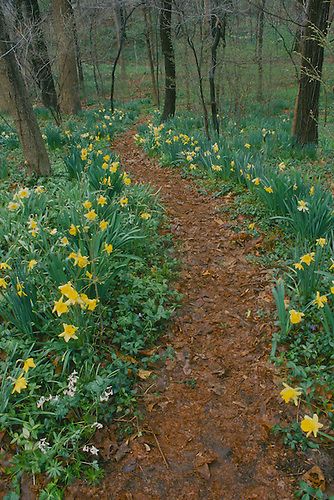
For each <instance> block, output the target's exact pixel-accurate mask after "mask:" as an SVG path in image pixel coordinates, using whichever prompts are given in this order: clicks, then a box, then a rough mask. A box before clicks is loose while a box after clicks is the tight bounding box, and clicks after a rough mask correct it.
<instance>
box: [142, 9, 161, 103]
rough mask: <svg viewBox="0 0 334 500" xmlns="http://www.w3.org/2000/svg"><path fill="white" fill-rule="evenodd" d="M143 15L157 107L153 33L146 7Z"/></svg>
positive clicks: (154, 100)
mask: <svg viewBox="0 0 334 500" xmlns="http://www.w3.org/2000/svg"><path fill="white" fill-rule="evenodd" d="M143 14H144V22H145V40H146V46H147V55H148V61H149V64H150V72H151V81H152V93H153V104H154V105H155V106H157V105H158V90H157V82H156V79H155V71H154V59H153V51H152V32H151V24H150V22H149V18H148V13H147V7H146V5H144V7H143Z"/></svg>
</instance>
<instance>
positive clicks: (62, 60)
mask: <svg viewBox="0 0 334 500" xmlns="http://www.w3.org/2000/svg"><path fill="white" fill-rule="evenodd" d="M53 7H54V27H55V32H56V36H57V42H58V46H57V56H58V65H59V94H60V95H59V105H60V110H61V112H62V113H65V114H69V115H71V114H76V113H78V111H80V109H81V103H80V94H79V79H78V70H77V58H76V45H75V34H74V19H73V10H72V6H71V3H70V1H69V0H53Z"/></svg>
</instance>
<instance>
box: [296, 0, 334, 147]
mask: <svg viewBox="0 0 334 500" xmlns="http://www.w3.org/2000/svg"><path fill="white" fill-rule="evenodd" d="M329 7H330V0H309V2H308V4H307V21H306V25H305V27H304V29H303V33H302V37H301V57H302V61H301V71H300V79H299V90H298V95H297V99H296V105H295V112H294V119H293V126H292V136H293V137H294V139H295V141H296V143H297V144H300V145H302V146H303V145H306V144H317V143H318V120H319V98H320V87H321V78H322V66H323V61H324V46H323V38H324V37H326V35H327V30H328V16H329Z"/></svg>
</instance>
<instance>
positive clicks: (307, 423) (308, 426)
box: [300, 413, 323, 437]
mask: <svg viewBox="0 0 334 500" xmlns="http://www.w3.org/2000/svg"><path fill="white" fill-rule="evenodd" d="M300 427H301V429H302V431H303V432H306V436H307V437H309V436H310V435H311V434H312V432H313V435H314V437H317V434H318V431H319V429H321V428H322V427H323V424H321V423H320V422H319V418H318V415H317V414H316V413H314V414H313V417H312V418H311V417H309V416H308V415H305V417H304V418H303V420H302V421H301V423H300Z"/></svg>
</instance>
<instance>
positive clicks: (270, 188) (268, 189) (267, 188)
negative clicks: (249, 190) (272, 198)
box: [264, 186, 274, 194]
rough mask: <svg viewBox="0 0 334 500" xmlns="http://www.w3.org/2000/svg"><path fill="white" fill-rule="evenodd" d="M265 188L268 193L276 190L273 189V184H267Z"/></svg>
mask: <svg viewBox="0 0 334 500" xmlns="http://www.w3.org/2000/svg"><path fill="white" fill-rule="evenodd" d="M264 190H265V191H266V192H267V193H270V194H271V193H273V192H274V191H273V188H272V187H271V186H266V187H265V188H264Z"/></svg>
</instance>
